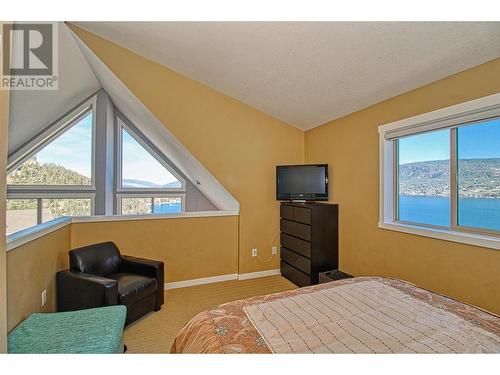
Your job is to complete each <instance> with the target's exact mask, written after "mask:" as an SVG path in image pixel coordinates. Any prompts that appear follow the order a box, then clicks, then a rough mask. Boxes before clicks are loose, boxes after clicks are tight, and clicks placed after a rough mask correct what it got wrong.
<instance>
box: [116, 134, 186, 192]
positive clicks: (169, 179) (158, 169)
mask: <svg viewBox="0 0 500 375" xmlns="http://www.w3.org/2000/svg"><path fill="white" fill-rule="evenodd" d="M120 136H121V152H122V158H121V163H122V164H121V188H122V189H146V190H151V189H181V188H182V182H181V181H180V180H179V178H177V177H176V176H175V175H174V174H173V173H172V172H171V171H169V169H168V168H167V166H166V163H165V162H164V161H160V158H159V157H157V156H156V155H154V154H153V152H154V151H152V150H148V149H147V148H146V147H147V146H145V145H143V144H141V143H140V142H139V140H138V137H137V136H136V135H135V134H133V133H132V132H131V131H129V130H128V129H125V128H124V127H121V134H120Z"/></svg>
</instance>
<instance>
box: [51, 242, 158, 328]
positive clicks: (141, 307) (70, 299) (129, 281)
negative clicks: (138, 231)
mask: <svg viewBox="0 0 500 375" xmlns="http://www.w3.org/2000/svg"><path fill="white" fill-rule="evenodd" d="M69 264H70V269H68V270H64V271H60V272H58V273H57V311H72V310H81V309H90V308H93V307H101V306H110V305H117V304H120V305H125V306H126V307H127V320H126V323H125V324H129V323H131V322H133V321H134V320H136V319H138V318H140V317H141V316H143V315H145V314H147V313H148V312H150V311H158V310H160V308H161V305H163V302H164V294H163V285H164V271H163V262H158V261H154V260H149V259H142V258H135V257H130V256H124V255H121V254H120V250H119V249H118V247H117V246H116V245H115V244H114V243H113V242H103V243H98V244H95V245H89V246H85V247H81V248H78V249H74V250H71V251H70V252H69Z"/></svg>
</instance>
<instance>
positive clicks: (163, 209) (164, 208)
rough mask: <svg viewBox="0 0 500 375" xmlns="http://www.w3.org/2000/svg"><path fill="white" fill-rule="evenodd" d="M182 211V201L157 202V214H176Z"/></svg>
mask: <svg viewBox="0 0 500 375" xmlns="http://www.w3.org/2000/svg"><path fill="white" fill-rule="evenodd" d="M179 212H182V206H181V203H180V202H179V203H157V204H155V214H175V213H179Z"/></svg>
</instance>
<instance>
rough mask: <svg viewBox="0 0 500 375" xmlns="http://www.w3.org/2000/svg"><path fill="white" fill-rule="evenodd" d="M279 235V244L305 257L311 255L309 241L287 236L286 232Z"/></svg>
mask: <svg viewBox="0 0 500 375" xmlns="http://www.w3.org/2000/svg"><path fill="white" fill-rule="evenodd" d="M280 237H281V241H280V243H281V246H284V247H286V248H288V249H290V250H293V251H295V252H296V253H299V254H300V255H303V256H305V257H308V258H310V257H311V243H310V242H307V241H304V240H301V239H299V238H295V237H292V236H289V235H288V234H286V233H281V236H280Z"/></svg>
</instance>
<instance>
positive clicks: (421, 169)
mask: <svg viewBox="0 0 500 375" xmlns="http://www.w3.org/2000/svg"><path fill="white" fill-rule="evenodd" d="M397 142H398V220H401V221H409V222H414V223H422V224H431V225H441V226H450V131H449V130H448V129H446V130H440V131H435V132H430V133H424V134H418V135H412V136H408V137H404V138H401V139H399V140H398V141H397Z"/></svg>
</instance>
